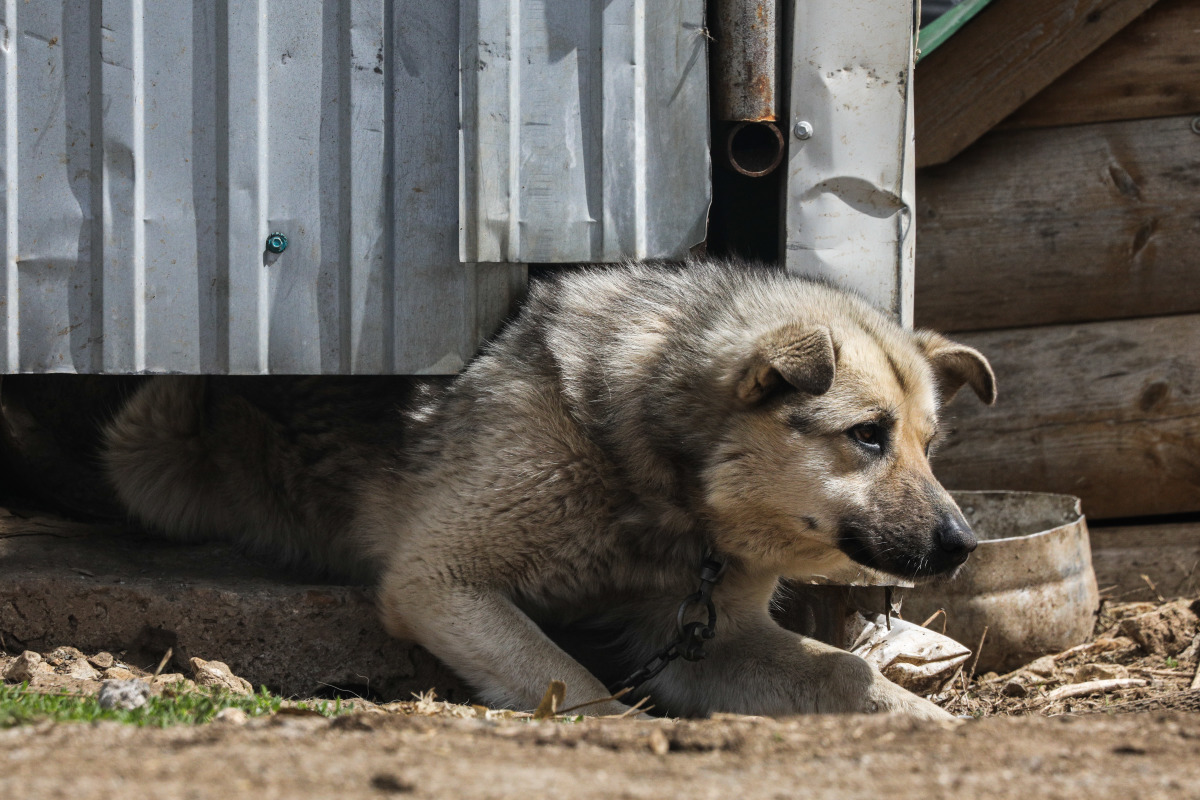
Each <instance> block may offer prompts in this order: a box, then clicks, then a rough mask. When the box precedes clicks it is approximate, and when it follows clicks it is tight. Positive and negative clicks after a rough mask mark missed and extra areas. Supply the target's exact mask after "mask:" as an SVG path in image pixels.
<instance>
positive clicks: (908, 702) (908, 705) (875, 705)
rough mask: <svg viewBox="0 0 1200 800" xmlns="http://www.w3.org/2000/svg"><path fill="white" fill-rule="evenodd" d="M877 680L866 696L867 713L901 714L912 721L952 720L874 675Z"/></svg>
mask: <svg viewBox="0 0 1200 800" xmlns="http://www.w3.org/2000/svg"><path fill="white" fill-rule="evenodd" d="M876 676H877V680H876V681H875V682H874V683H873V684H872V686H871V690H870V692H868V694H867V698H866V703H867V708H866V709H865V710H866V711H867V712H869V713H885V714H887V713H891V714H903V715H905V716H908V717H912V718H914V719H932V720H939V721H945V720H953V719H954V716H953V715H952V714H950V713H948V712H946V711H943V710H942V709H940V708H938V707H937V706H936V705H934V704H933V703H931V702H929V701H928V700H926V699H925V698H923V697H918V696H917V695H915V694H913V693H912V692H910V691H908V690H907V689H902V688H900V687H899V686H897V685H896V684H894V683H892V682H891V681H889V680H888V679H887V678H885V677H883V675H880V674H878V673H876Z"/></svg>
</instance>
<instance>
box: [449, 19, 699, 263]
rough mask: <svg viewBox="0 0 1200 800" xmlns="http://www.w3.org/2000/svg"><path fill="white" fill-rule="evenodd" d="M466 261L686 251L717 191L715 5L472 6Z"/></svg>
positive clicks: (466, 64) (466, 63)
mask: <svg viewBox="0 0 1200 800" xmlns="http://www.w3.org/2000/svg"><path fill="white" fill-rule="evenodd" d="M461 7H462V26H463V27H462V37H461V40H462V53H461V63H462V101H461V102H462V161H463V182H462V187H461V195H462V205H461V212H460V217H461V222H462V233H461V258H462V260H464V261H476V262H479V261H530V262H566V261H611V260H618V259H621V258H624V257H637V258H653V257H672V256H680V255H683V254H685V253H686V251H687V249H688V248H689V247H690V246H692V245H694V244H696V243H698V242H700V241H702V240H703V239H704V234H705V225H706V221H707V215H708V205H709V200H710V197H711V190H710V187H709V155H708V152H709V151H708V131H709V122H708V101H707V95H708V70H707V60H706V40H705V38H704V37H705V32H704V3H703V0H609V2H604V3H567V2H558V0H462V3H461Z"/></svg>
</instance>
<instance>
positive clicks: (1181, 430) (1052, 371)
mask: <svg viewBox="0 0 1200 800" xmlns="http://www.w3.org/2000/svg"><path fill="white" fill-rule="evenodd" d="M956 338H957V339H958V340H959V341H962V342H965V343H967V344H970V345H972V346H974V347H977V348H979V349H980V350H981V351H982V352H983V353H984V354H985V355H987V356H988V358H989V359H990V360H991V362H992V366H993V368H994V369H995V371H996V375H997V380H998V384H999V399H998V400H997V401H996V404H995V405H994V406H993V407H991V408H988V407H985V406H983V405H981V404H980V403H979V401H978V400H977V399H976V398H975V397H973V396H970V394H971V393H970V392H963V393H962V395H964V396H960V397H958V398H956V399H955V400H954V402H953V403H952V404H951V405H950V406H949V407H948V408H947V409H946V419H945V425H946V428H947V430H948V432H949V436H948V439H947V441H946V442H945V444H944V445H943V447H942V448H941V449H940V452H939V453H938V455H937V457H936V458H935V460H934V469H935V472H936V473H937V474H938V475H939V477H940V478H941V479H942V481H943V483H944V484H945V485H946V486H947V487H948V488H951V489H1020V490H1027V491H1045V492H1063V493H1066V494H1073V495H1077V496H1079V497H1081V498H1082V499H1083V510H1084V513H1085V514H1087V515H1088V516H1089V517H1090V518H1093V519H1104V518H1106V517H1110V518H1111V517H1140V516H1149V515H1156V514H1170V513H1177V512H1194V511H1198V510H1200V346H1198V343H1200V315H1196V314H1189V315H1182V316H1178V317H1155V318H1151V319H1139V320H1122V321H1116V322H1097V323H1089V324H1086V325H1071V326H1065V325H1063V326H1048V327H1041V328H1023V329H1017V330H1011V331H984V332H977V333H967V334H962V335H960V336H958V337H956Z"/></svg>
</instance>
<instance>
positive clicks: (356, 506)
mask: <svg viewBox="0 0 1200 800" xmlns="http://www.w3.org/2000/svg"><path fill="white" fill-rule="evenodd" d="M964 383H965V384H969V385H970V386H971V387H972V388H973V389H974V390H975V392H976V393H977V394H978V395H979V396H980V397H981V398H982V399H983V400H985V401H986V402H991V401H992V400H993V398H994V395H995V386H994V379H993V376H992V372H991V369H990V368H989V366H988V364H987V361H986V360H985V359H984V358H983V356H981V355H980V354H979V353H977V352H976V351H974V350H972V349H970V348H967V347H964V346H961V345H957V344H953V343H951V342H949V341H948V340H946V339H944V338H942V337H940V336H938V335H936V334H931V333H913V332H909V331H905V330H903V329H902V328H900V327H899V326H898V325H896V324H895V323H894V322H892V321H891V320H890V319H888V318H887V317H885V316H884V315H882V314H880V313H879V312H877V311H876V310H874V309H873V308H871V307H870V306H869V305H868V304H867V303H865V302H864V301H862V300H861V299H859V298H857V297H855V296H852V295H849V294H846V293H843V292H841V291H838V290H836V289H834V288H831V287H829V286H827V285H824V284H821V283H816V282H812V281H808V280H804V279H800V278H797V277H792V276H787V275H784V274H779V273H775V272H769V271H767V270H765V269H761V268H754V267H749V266H747V265H742V264H728V263H711V262H692V263H688V264H685V265H683V266H681V267H674V268H668V267H650V266H637V265H627V266H622V267H616V268H606V269H590V270H581V271H576V272H570V273H567V274H563V275H561V276H560V277H557V278H554V279H551V280H548V281H545V282H542V283H540V284H537V285H535V286H534V287H533V289H532V290H531V293H530V296H529V298H528V302H527V304H526V306H525V308H524V309H523V311H522V312H521V313H520V314H519V315H518V316H517V317H516V318H515V319H514V320H513V321H512V322H511V323H510V324H509V325H508V326H507V327H506V328H505V329H504V330H503V331H502V332H501V333H500V335H499V336H498V337H497V338H496V339H495V341H494V342H493V343H491V344H490V345H489V346H487V347H486V348H485V349H484V351H483V352H482V354H481V355H480V356H479V357H478V358H476V359H475V360H474V361H473V362H472V363H471V364H470V365H469V366H468V367H467V369H466V370H465V371H464V372H463V373H462V374H461V375H459V376H458V377H457V378H455V379H453V380H452V381H438V380H418V379H344V378H343V379H338V378H309V379H293V380H291V381H287V382H282V383H281V382H280V381H278V380H268V381H263V380H260V379H246V378H242V379H238V378H160V379H156V380H155V381H153V382H151V383H150V384H148V385H147V386H146V387H145V388H143V389H142V390H141V391H140V392H139V393H138V394H137V395H135V396H134V397H133V398H132V399H131V401H130V402H129V403H128V404H127V405H126V407H125V408H124V409H123V410H122V412H121V413H120V414H119V415H118V417H117V418H116V420H115V421H114V422H113V423H112V424H111V426H110V427H109V429H108V432H107V440H106V449H105V458H106V463H107V467H108V471H109V475H110V476H111V479H112V481H113V483H114V484H115V486H116V488H117V490H118V492H119V494H120V496H121V498H122V500H123V501H124V503H125V504H126V505H127V507H128V509H129V510H130V511H132V512H133V513H134V514H135V515H137V516H138V517H140V518H141V519H142V520H144V521H145V522H146V523H148V524H150V525H151V526H154V527H156V528H158V529H161V530H162V531H163V532H165V533H166V534H167V535H170V536H174V537H178V538H184V539H192V538H199V537H224V538H232V539H234V540H237V541H241V542H244V543H246V544H247V545H249V546H251V547H253V548H255V549H258V550H262V551H268V552H271V553H276V554H279V555H281V556H283V557H285V558H288V559H291V560H303V561H307V562H309V563H311V564H315V565H318V566H321V567H324V568H326V569H328V570H329V571H330V572H331V573H333V574H335V575H337V576H340V577H343V578H346V579H352V580H362V581H369V582H371V583H373V584H374V585H375V586H376V587H377V591H378V606H379V611H380V614H381V616H382V619H383V622H384V624H385V626H386V627H387V629H388V630H389V631H390V632H391V633H392V634H394V635H396V636H400V637H405V638H411V639H414V640H416V641H417V642H419V643H421V644H422V645H424V646H425V647H426V648H428V649H429V650H431V651H432V652H433V653H435V654H436V655H437V656H439V657H440V658H441V659H443V660H444V661H445V662H446V663H447V664H449V665H450V666H451V667H452V668H454V669H455V670H456V671H457V672H458V673H459V674H460V675H461V676H462V677H463V678H465V679H466V680H467V681H468V682H469V683H470V684H471V685H472V686H474V687H475V688H476V689H477V690H478V691H479V693H480V695H481V699H483V700H485V701H487V702H490V703H493V704H502V705H509V706H516V707H522V708H531V707H533V706H534V705H536V704H537V702H538V699H539V697H540V696H541V694H542V693H543V691H544V690H545V688H546V686H547V682H548V681H550V680H552V679H558V680H563V681H565V682H566V685H567V697H566V703H568V704H572V705H573V704H576V703H580V702H584V701H588V700H593V699H596V698H600V697H604V696H606V694H607V692H606V690H605V688H604V685H603V684H602V683H601V681H600V680H599V679H598V678H597V677H595V674H594V671H595V670H592V671H589V669H587V668H585V666H583V665H582V664H581V663H580V662H579V661H578V660H576V659H575V658H572V657H571V656H570V655H568V653H567V651H566V650H564V649H563V648H562V647H560V646H559V645H558V644H556V643H555V641H554V640H552V639H551V638H550V637H549V636H548V635H547V633H546V631H554V630H557V631H560V632H561V631H568V632H573V633H574V634H576V636H575V638H577V639H578V638H583V639H586V638H587V637H588V635H589V632H592V633H594V635H595V636H601V635H605V636H609V637H610V641H609V643H608V654H609V656H611V657H612V658H613V659H614V660H615V662H616V663H617V664H618V666H619V667H622V668H623V667H631V666H637V665H638V664H640V663H642V662H643V661H645V660H646V659H647V658H648V657H650V656H651V655H652V654H653V653H655V652H656V651H658V650H660V649H661V648H662V647H663V646H664V645H665V644H667V643H668V642H669V641H671V639H672V638H673V637H674V635H675V634H674V626H675V610H676V608H677V606H678V605H679V603H680V601H681V599H682V598H683V597H684V596H686V595H687V594H689V593H691V592H693V591H694V590H695V588H696V582H697V578H696V576H697V571H698V568H699V565H700V562H701V560H702V558H703V556H704V554H705V552H706V551H708V550H709V549H710V548H711V549H712V550H713V551H714V552H715V553H716V554H718V555H719V557H720V558H722V559H724V560H726V561H727V562H728V564H729V567H728V571H727V574H726V576H725V579H724V581H723V582H722V583H721V584H720V586H719V587H718V588H717V590H716V593H715V595H714V599H715V601H716V605H717V609H718V612H719V615H720V616H719V623H718V627H717V636H716V638H715V639H714V640H712V641H711V642H710V643H709V644H708V647H707V650H708V657H707V658H706V659H705V660H703V661H700V662H686V661H682V660H679V661H675V662H673V663H672V664H671V665H670V667H668V668H667V669H666V670H665V671H664V672H663V673H662V674H661V675H659V676H658V677H657V678H655V679H653V680H652V681H650V682H648V683H647V684H646V685H645V686H644V687H642V691H643V692H646V691H648V692H649V693H650V694H651V696H652V697H653V702H654V703H655V704H656V705H657V706H658V708H660V709H665V710H667V711H669V712H671V713H675V714H690V715H702V714H707V713H711V712H715V711H726V712H742V713H750V714H789V713H796V712H811V711H835V712H843V711H875V710H897V711H904V712H908V713H912V714H915V715H919V716H940V715H942V712H941V711H940V710H938V709H937V708H936V707H935V706H933V705H932V704H930V703H928V702H926V701H924V700H921V699H920V698H918V697H916V696H914V695H912V694H910V693H908V692H906V691H904V690H902V689H900V688H899V687H897V686H895V685H894V684H892V683H890V682H888V681H887V680H886V679H884V678H883V677H882V676H881V675H880V674H879V672H878V671H876V670H875V669H873V668H872V667H870V666H869V665H867V664H866V662H864V661H862V660H861V659H859V658H857V657H855V656H853V655H850V654H848V653H845V652H843V651H840V650H837V649H835V648H832V647H828V646H825V645H822V644H820V643H819V642H815V641H812V640H809V639H805V638H802V637H800V636H798V635H795V634H793V633H790V632H788V631H785V630H783V629H782V628H780V627H779V626H778V625H776V624H775V622H773V621H772V619H771V617H770V615H769V613H768V604H769V601H770V599H771V596H772V594H773V593H774V591H775V589H776V584H777V581H778V580H779V578H780V577H784V576H786V577H806V576H813V575H821V576H825V577H837V576H838V575H848V574H851V573H854V572H856V571H857V570H860V569H873V570H878V571H880V572H884V573H889V574H892V575H897V576H901V577H905V578H914V577H918V578H919V577H922V576H928V575H935V574H942V573H947V572H950V571H952V570H953V569H954V568H956V567H957V565H958V564H960V563H962V561H963V560H964V559H965V558H966V556H967V554H968V553H969V552H970V550H971V548H973V547H974V539H973V538H972V536H971V533H970V530H969V528H967V527H966V523H965V522H963V520H962V517H961V515H960V514H959V512H958V510H957V508H956V507H955V505H954V502H953V501H952V500H951V499H950V497H949V495H948V494H947V493H946V492H945V490H944V489H943V488H942V487H941V486H940V485H939V484H938V482H937V481H936V480H935V479H934V477H933V475H932V473H931V471H930V468H929V462H928V449H929V445H930V443H931V441H932V440H934V439H935V437H936V433H937V425H938V421H937V416H938V408H939V405H940V403H941V402H942V401H944V400H945V399H946V398H948V397H949V396H951V395H953V394H954V392H955V391H957V390H958V388H960V387H961V386H962V385H963V384H964ZM601 632H603V634H602V633H601ZM568 638H570V637H568ZM624 708H625V707H624V706H623V705H622V704H621V703H618V702H613V701H610V702H607V703H603V704H600V705H597V706H593V707H592V708H591V709H590V711H592V712H594V713H611V712H616V711H620V710H623V709H624Z"/></svg>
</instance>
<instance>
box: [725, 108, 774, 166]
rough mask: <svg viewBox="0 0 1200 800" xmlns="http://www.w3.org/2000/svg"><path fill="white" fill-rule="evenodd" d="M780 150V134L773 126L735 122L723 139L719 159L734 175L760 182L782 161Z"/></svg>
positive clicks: (760, 123)
mask: <svg viewBox="0 0 1200 800" xmlns="http://www.w3.org/2000/svg"><path fill="white" fill-rule="evenodd" d="M783 150H784V141H783V134H782V133H780V132H779V128H777V127H775V123H774V122H739V123H737V124H735V125H734V126H733V127H731V128H730V129H729V132H728V133H727V134H726V135H725V148H724V151H723V153H722V155H723V156H724V161H725V163H726V164H727V165H728V166H729V167H730V168H731V169H733V170H734V171H735V172H739V173H741V174H742V175H745V176H747V177H750V178H761V177H762V176H763V175H770V174H771V173H772V172H774V171H775V168H776V167H778V166H779V164H780V163H781V162H782V161H783Z"/></svg>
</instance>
